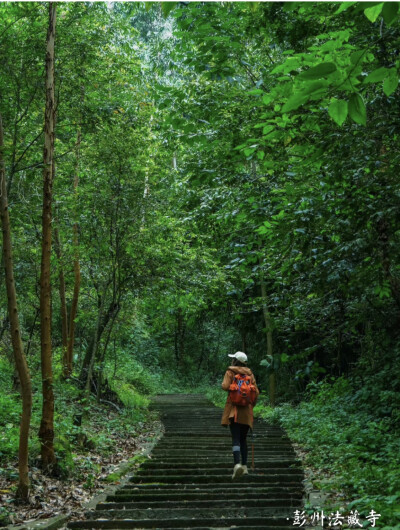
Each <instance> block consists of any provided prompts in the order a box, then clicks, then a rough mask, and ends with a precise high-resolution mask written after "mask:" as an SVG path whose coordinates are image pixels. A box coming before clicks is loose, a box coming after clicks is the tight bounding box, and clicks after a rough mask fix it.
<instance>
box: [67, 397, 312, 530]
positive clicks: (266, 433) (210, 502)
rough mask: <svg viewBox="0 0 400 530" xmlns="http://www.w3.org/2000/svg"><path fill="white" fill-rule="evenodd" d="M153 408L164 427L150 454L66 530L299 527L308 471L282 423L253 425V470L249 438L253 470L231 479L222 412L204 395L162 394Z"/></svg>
mask: <svg viewBox="0 0 400 530" xmlns="http://www.w3.org/2000/svg"><path fill="white" fill-rule="evenodd" d="M152 406H153V408H155V409H157V410H159V411H160V413H161V419H162V421H163V423H164V425H165V434H164V436H163V438H162V439H161V440H160V441H159V443H158V444H157V445H156V446H155V448H154V449H153V452H152V458H151V459H149V460H148V461H147V462H145V463H144V464H143V465H142V466H141V467H140V469H139V471H138V472H137V473H136V474H135V475H134V476H132V477H130V479H129V483H127V484H126V485H125V486H122V487H121V488H120V489H118V490H117V491H116V492H115V494H114V495H109V496H108V497H107V498H106V501H105V502H101V503H99V504H97V506H96V509H95V510H94V511H92V512H89V513H87V514H86V517H87V519H86V520H85V521H74V522H70V523H69V524H68V528H81V529H83V528H89V529H98V528H112V529H118V528H119V529H122V528H136V529H139V528H142V529H144V528H152V529H161V528H162V529H173V528H179V529H185V528H191V529H195V530H206V529H219V530H228V529H233V528H242V529H246V530H252V529H256V528H258V529H261V528H262V529H264V530H287V529H289V528H291V529H293V517H294V511H295V510H298V509H301V507H302V501H303V484H302V480H303V472H302V470H301V467H300V462H299V461H298V460H296V457H295V453H294V451H293V448H292V445H291V443H290V440H289V439H288V438H287V436H286V435H285V433H284V432H283V431H282V430H281V429H280V428H278V427H272V426H268V425H267V424H265V423H262V422H258V423H255V426H254V430H255V442H254V445H255V470H254V471H251V470H250V465H251V435H249V436H248V444H249V475H244V476H242V477H241V478H240V479H239V480H238V481H236V482H233V481H232V479H231V475H232V469H233V461H232V453H231V449H232V444H231V437H230V432H229V429H227V428H224V427H222V426H221V425H220V420H221V414H222V413H221V410H219V409H217V408H216V407H214V406H213V405H212V404H211V403H210V402H209V401H208V400H206V399H205V398H204V397H203V396H198V395H182V394H177V395H163V396H157V397H156V398H155V399H154V400H153V405H152Z"/></svg>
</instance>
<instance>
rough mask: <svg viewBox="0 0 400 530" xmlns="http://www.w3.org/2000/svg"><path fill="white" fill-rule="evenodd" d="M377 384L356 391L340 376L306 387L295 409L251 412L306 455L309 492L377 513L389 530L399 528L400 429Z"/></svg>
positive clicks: (285, 406)
mask: <svg viewBox="0 0 400 530" xmlns="http://www.w3.org/2000/svg"><path fill="white" fill-rule="evenodd" d="M387 375H388V374H387ZM382 383H383V379H382V378H380V384H382ZM380 384H378V383H377V381H376V379H374V378H373V379H371V380H368V381H364V386H363V387H362V388H360V387H358V388H357V387H355V385H354V382H352V381H349V380H347V379H345V378H343V377H341V378H338V379H337V380H336V381H330V382H327V381H324V382H320V383H318V384H315V383H314V384H312V385H309V387H308V393H307V396H306V401H302V402H301V403H300V404H299V405H298V406H296V407H294V406H291V405H290V404H283V405H281V406H279V407H276V408H275V409H271V407H268V406H266V405H265V404H264V405H263V404H260V405H259V406H258V407H257V408H258V414H259V415H260V416H261V417H263V418H264V419H266V420H267V421H270V422H272V423H280V424H281V425H282V426H283V427H284V428H285V429H286V431H287V432H288V434H289V436H290V438H291V439H292V440H293V441H294V442H297V443H298V444H299V445H300V446H301V447H302V448H303V449H305V450H306V452H307V456H306V464H307V465H309V466H310V467H312V468H313V469H315V470H317V471H316V476H318V477H319V478H317V479H315V480H314V481H313V486H314V487H315V488H318V489H322V490H324V491H332V492H335V491H342V492H344V493H345V494H346V497H347V499H348V501H349V504H348V508H349V509H353V510H354V509H357V510H358V511H359V513H360V514H363V515H364V516H366V515H368V513H369V512H370V510H371V509H373V510H375V512H377V513H380V514H381V519H380V525H379V527H380V528H382V526H383V525H389V526H387V528H395V525H397V524H399V523H400V469H399V466H398V455H399V454H400V430H399V429H398V427H397V425H398V424H397V421H398V419H397V418H398V417H397V414H396V413H395V414H393V412H395V408H394V406H393V404H394V403H397V399H398V397H396V398H395V397H394V396H393V394H392V392H390V391H384V390H382V389H380V388H379V386H380ZM385 384H386V383H385ZM386 388H387V384H386ZM373 396H377V399H376V400H374V399H373ZM378 396H379V397H378ZM256 410H257V409H256ZM383 411H385V413H386V415H384V416H383V417H382V412H383ZM332 508H333V509H335V508H336V509H339V507H337V506H336V507H334V506H333V507H332Z"/></svg>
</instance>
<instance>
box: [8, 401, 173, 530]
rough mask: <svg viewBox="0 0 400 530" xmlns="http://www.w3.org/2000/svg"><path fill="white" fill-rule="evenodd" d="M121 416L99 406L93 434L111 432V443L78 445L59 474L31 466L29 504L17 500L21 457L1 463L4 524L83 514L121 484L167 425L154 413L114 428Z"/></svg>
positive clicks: (64, 460) (109, 436) (63, 463)
mask: <svg viewBox="0 0 400 530" xmlns="http://www.w3.org/2000/svg"><path fill="white" fill-rule="evenodd" d="M100 411H101V413H100ZM104 413H106V416H104V415H103V414H104ZM118 416H119V414H118V413H117V412H114V411H112V410H106V409H105V408H103V407H102V408H101V409H100V408H99V409H98V417H95V418H92V419H91V425H90V435H91V439H92V438H95V439H99V438H101V437H103V438H104V437H105V436H106V437H107V441H108V443H107V445H106V446H105V445H102V444H99V445H95V446H93V444H92V443H88V444H86V446H85V444H83V446H82V447H81V448H79V447H78V448H77V447H76V446H74V448H73V449H74V453H70V454H69V455H68V456H66V455H65V454H64V455H63V458H60V464H61V465H62V466H63V469H62V470H61V471H62V472H60V473H59V476H57V477H50V476H46V475H44V474H43V473H42V472H41V470H40V469H39V467H35V465H31V468H30V478H31V486H32V491H31V495H30V500H29V503H28V504H23V505H18V504H16V503H15V502H14V498H15V491H16V487H17V483H18V482H17V477H18V469H17V461H16V460H15V461H9V462H7V463H5V464H4V463H1V464H0V526H3V527H4V526H7V525H18V524H23V523H25V524H26V523H31V522H34V521H42V520H46V519H49V518H52V517H55V516H59V515H68V516H70V517H72V518H77V517H78V518H79V517H81V516H82V514H83V512H84V510H85V505H86V503H87V502H88V501H89V500H90V499H91V498H92V497H94V496H97V495H99V494H101V493H102V491H103V490H104V489H105V488H106V487H108V486H110V485H111V484H118V482H119V480H120V478H121V472H122V470H125V472H126V471H127V470H128V469H129V470H132V469H135V467H136V466H139V465H140V461H141V455H143V454H145V453H146V451H147V448H148V446H149V445H151V444H152V443H153V442H154V441H155V440H156V439H157V438H158V437H159V436H160V435H161V433H162V429H163V428H162V424H161V423H160V421H158V419H157V418H156V417H155V416H154V415H149V416H148V417H147V418H146V419H144V420H143V421H138V422H137V423H135V426H134V429H132V430H131V431H130V432H129V429H127V428H126V425H125V426H124V424H123V421H121V425H122V428H121V429H117V428H114V429H113V430H112V431H111V432H110V428H109V426H110V424H111V425H118V422H117V421H116V420H117V418H118ZM124 427H125V428H124ZM66 460H67V461H68V462H67V463H66Z"/></svg>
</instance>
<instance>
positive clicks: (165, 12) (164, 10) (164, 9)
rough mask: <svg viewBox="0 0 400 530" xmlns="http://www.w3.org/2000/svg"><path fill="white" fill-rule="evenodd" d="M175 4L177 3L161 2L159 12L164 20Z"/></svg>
mask: <svg viewBox="0 0 400 530" xmlns="http://www.w3.org/2000/svg"><path fill="white" fill-rule="evenodd" d="M177 4H178V2H161V10H162V13H163V15H164V18H167V16H168V15H169V14H170V13H171V11H172V10H173V9H174V7H175V6H176V5H177Z"/></svg>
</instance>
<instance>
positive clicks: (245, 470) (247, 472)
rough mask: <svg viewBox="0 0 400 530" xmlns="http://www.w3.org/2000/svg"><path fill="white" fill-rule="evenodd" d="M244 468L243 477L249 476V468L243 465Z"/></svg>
mask: <svg viewBox="0 0 400 530" xmlns="http://www.w3.org/2000/svg"><path fill="white" fill-rule="evenodd" d="M242 468H243V475H248V474H249V470H248V469H247V466H244V465H242Z"/></svg>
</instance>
